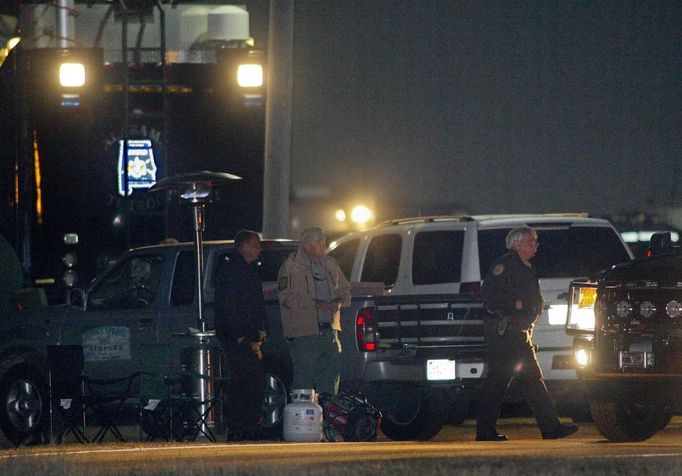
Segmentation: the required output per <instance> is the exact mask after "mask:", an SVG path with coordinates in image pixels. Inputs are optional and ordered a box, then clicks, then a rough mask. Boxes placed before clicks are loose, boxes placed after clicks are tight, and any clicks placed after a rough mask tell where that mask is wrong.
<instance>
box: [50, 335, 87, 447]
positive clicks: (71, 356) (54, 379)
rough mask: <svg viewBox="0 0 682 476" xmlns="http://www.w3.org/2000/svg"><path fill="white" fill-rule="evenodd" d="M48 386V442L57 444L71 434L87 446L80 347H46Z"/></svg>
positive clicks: (81, 351) (82, 365)
mask: <svg viewBox="0 0 682 476" xmlns="http://www.w3.org/2000/svg"><path fill="white" fill-rule="evenodd" d="M47 362H48V373H49V386H50V442H52V443H61V442H62V441H63V439H64V438H65V437H66V436H67V435H68V434H72V435H73V436H74V437H75V438H76V440H77V441H78V442H79V443H87V442H88V441H89V440H88V437H87V430H86V425H85V388H84V383H83V368H84V363H83V348H82V347H81V346H79V345H51V346H48V347H47Z"/></svg>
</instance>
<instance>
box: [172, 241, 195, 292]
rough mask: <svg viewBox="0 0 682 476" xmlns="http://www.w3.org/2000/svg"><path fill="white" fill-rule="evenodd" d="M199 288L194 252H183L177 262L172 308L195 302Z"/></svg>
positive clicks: (174, 273) (179, 254)
mask: <svg viewBox="0 0 682 476" xmlns="http://www.w3.org/2000/svg"><path fill="white" fill-rule="evenodd" d="M196 288H197V263H196V255H195V254H194V251H181V252H180V253H178V258H177V260H176V261H175V271H174V272H173V284H172V286H171V295H170V303H171V306H186V305H189V304H192V303H193V302H194V294H195V292H196Z"/></svg>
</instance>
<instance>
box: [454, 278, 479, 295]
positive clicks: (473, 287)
mask: <svg viewBox="0 0 682 476" xmlns="http://www.w3.org/2000/svg"><path fill="white" fill-rule="evenodd" d="M480 291H481V282H480V281H468V282H466V283H461V284H460V285H459V292H460V293H461V294H475V293H477V292H480Z"/></svg>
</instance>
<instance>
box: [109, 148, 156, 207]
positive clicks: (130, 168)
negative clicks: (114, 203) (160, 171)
mask: <svg viewBox="0 0 682 476" xmlns="http://www.w3.org/2000/svg"><path fill="white" fill-rule="evenodd" d="M125 149H126V147H125V141H123V140H119V141H118V194H119V195H121V196H122V197H124V196H126V195H131V194H132V193H133V189H136V188H145V189H146V188H149V187H151V186H152V185H154V184H155V183H156V163H155V162H154V149H153V147H152V141H151V140H148V139H139V140H128V154H127V156H128V157H127V159H128V160H127V161H126V160H124V154H125ZM126 163H127V171H126ZM126 172H127V173H126ZM126 178H127V180H126ZM126 181H127V183H128V187H127V188H128V190H127V193H126V190H125V188H126V187H125V184H126Z"/></svg>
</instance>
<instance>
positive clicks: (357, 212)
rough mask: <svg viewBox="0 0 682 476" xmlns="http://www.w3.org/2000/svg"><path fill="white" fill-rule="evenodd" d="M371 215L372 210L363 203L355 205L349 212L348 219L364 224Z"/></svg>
mask: <svg viewBox="0 0 682 476" xmlns="http://www.w3.org/2000/svg"><path fill="white" fill-rule="evenodd" d="M372 215H373V214H372V210H370V209H369V208H367V207H366V206H364V205H357V206H355V207H353V210H352V211H351V212H350V219H351V220H353V222H354V223H357V224H358V225H364V224H365V223H367V222H368V221H370V220H371V219H372Z"/></svg>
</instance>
